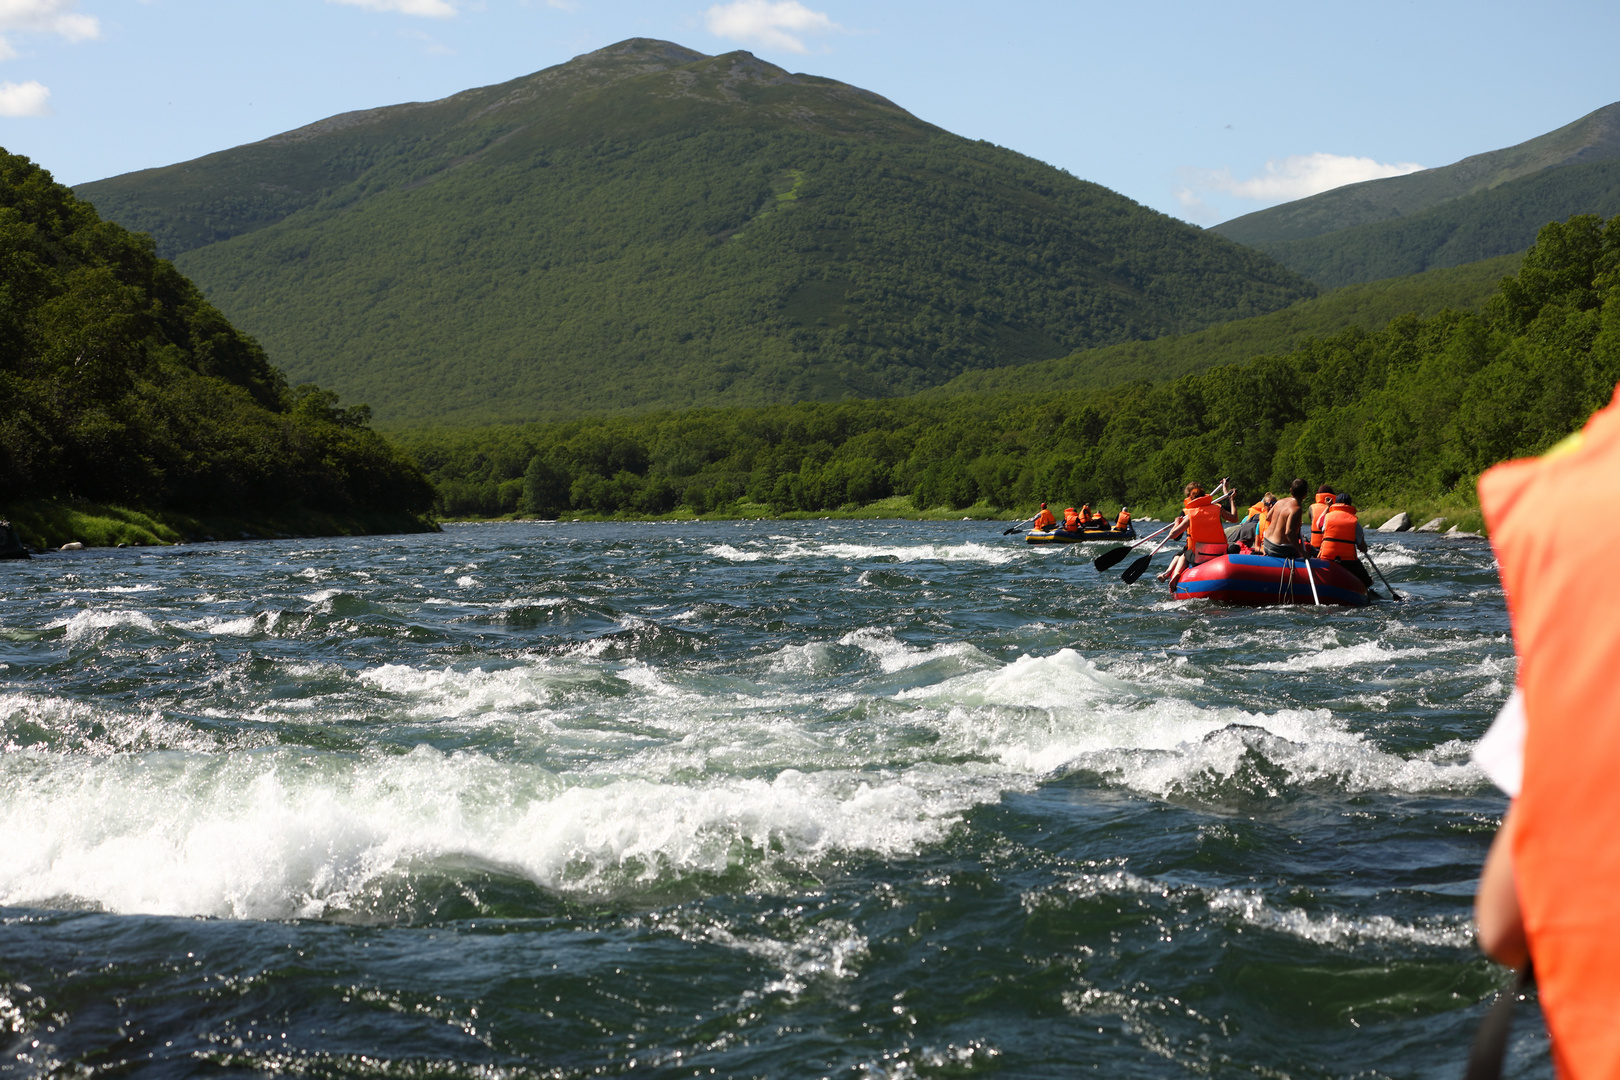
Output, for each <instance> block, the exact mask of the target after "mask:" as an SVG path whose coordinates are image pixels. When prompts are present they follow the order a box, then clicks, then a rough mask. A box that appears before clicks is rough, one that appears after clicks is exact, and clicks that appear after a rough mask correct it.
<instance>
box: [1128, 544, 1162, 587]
mask: <svg viewBox="0 0 1620 1080" xmlns="http://www.w3.org/2000/svg"><path fill="white" fill-rule="evenodd" d="M1169 540H1170V537H1169V536H1168V535H1166V536H1165V538H1164V539H1163V540H1160V541H1159V542H1158V544H1157V545H1155V546H1154V548H1153V550H1152V551H1150V552H1148V553H1147V554H1146V555H1143V556H1142V557H1141V558H1140V559H1137V560H1136V561H1135V562H1133V563H1131V565H1129V566H1127V567H1126V568H1125V572H1124V573H1123V574H1121V575H1119V580H1121V581H1123V582H1124V583H1125V584H1127V585H1131V584H1134V583H1135V582H1136V579H1137V578H1139V577H1141V576H1142V574H1143V573H1144V572H1145V571H1146V570H1147V568H1148V564H1149V563H1151V562H1152V561H1153V556H1155V555H1157V554H1158V553H1159V548H1162V547H1164V545H1165V544H1166V543H1168V542H1169Z"/></svg>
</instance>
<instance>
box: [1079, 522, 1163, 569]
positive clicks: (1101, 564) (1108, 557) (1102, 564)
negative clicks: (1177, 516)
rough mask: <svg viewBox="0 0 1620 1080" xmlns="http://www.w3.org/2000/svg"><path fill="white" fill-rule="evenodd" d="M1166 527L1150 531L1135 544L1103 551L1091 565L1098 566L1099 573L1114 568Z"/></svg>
mask: <svg viewBox="0 0 1620 1080" xmlns="http://www.w3.org/2000/svg"><path fill="white" fill-rule="evenodd" d="M1175 524H1176V523H1175V522H1173V521H1172V522H1171V523H1170V524H1169V525H1166V526H1165V527H1164V529H1170V528H1174V527H1175ZM1164 529H1154V530H1153V531H1152V532H1150V533H1148V534H1147V535H1146V536H1144V537H1142V539H1140V540H1138V541H1137V542H1136V543H1134V544H1129V545H1124V546H1121V547H1117V548H1110V549H1108V550H1107V551H1105V552H1103V553H1102V554H1101V555H1099V556H1097V557H1096V558H1095V559H1092V560H1091V565H1092V566H1095V567H1096V568H1097V572H1098V573H1101V572H1102V571H1104V570H1112V569H1113V568H1114V567H1115V566H1117V565H1118V564H1119V561H1120V560H1121V559H1123V558H1124V557H1125V556H1127V555H1129V554H1130V553H1131V549H1132V548H1138V547H1141V546H1142V545H1143V544H1145V543H1147V542H1148V541H1149V540H1151V539H1153V538H1154V537H1155V536H1158V535H1159V534H1160V533H1162V532H1164Z"/></svg>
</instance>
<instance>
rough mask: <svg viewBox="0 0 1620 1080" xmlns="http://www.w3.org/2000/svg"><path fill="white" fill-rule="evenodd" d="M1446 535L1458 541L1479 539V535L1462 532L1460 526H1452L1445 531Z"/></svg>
mask: <svg viewBox="0 0 1620 1080" xmlns="http://www.w3.org/2000/svg"><path fill="white" fill-rule="evenodd" d="M1446 535H1447V536H1455V537H1457V538H1458V539H1467V538H1472V539H1475V540H1478V539H1479V533H1475V532H1463V531H1462V526H1461V525H1453V526H1452V527H1451V528H1449V529H1447V530H1446Z"/></svg>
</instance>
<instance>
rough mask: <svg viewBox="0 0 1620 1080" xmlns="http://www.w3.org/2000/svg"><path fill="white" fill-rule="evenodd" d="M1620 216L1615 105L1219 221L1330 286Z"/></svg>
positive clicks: (1414, 269) (1506, 249)
mask: <svg viewBox="0 0 1620 1080" xmlns="http://www.w3.org/2000/svg"><path fill="white" fill-rule="evenodd" d="M1615 213H1620V103H1616V104H1614V105H1610V106H1607V107H1606V108H1603V109H1599V110H1598V111H1597V112H1594V113H1591V114H1590V115H1588V116H1584V117H1582V118H1581V119H1580V120H1577V121H1576V122H1575V123H1573V124H1570V125H1568V126H1566V127H1562V128H1559V129H1558V130H1557V131H1554V132H1550V133H1549V134H1546V135H1542V136H1540V137H1539V138H1535V139H1531V140H1530V141H1529V142H1525V143H1520V144H1519V145H1518V146H1512V147H1509V148H1507V149H1505V150H1495V151H1492V152H1491V153H1488V154H1477V155H1475V156H1474V157H1470V158H1465V159H1464V160H1462V161H1459V162H1457V163H1456V164H1455V165H1447V166H1445V167H1443V168H1438V169H1426V170H1424V171H1423V172H1417V173H1412V174H1410V175H1407V176H1395V177H1388V178H1386V179H1383V180H1368V181H1365V182H1363V183H1360V184H1350V185H1347V186H1345V187H1342V188H1335V189H1334V190H1332V191H1325V192H1323V193H1321V194H1319V195H1313V196H1311V197H1310V198H1308V199H1300V200H1298V201H1296V202H1291V203H1285V204H1283V205H1282V206H1274V207H1271V208H1270V209H1267V210H1260V211H1257V212H1255V213H1253V214H1246V215H1244V216H1243V217H1240V218H1234V219H1233V220H1231V221H1228V222H1224V223H1222V224H1220V225H1217V226H1215V227H1214V228H1213V229H1212V230H1211V231H1212V232H1216V233H1219V234H1220V235H1222V236H1225V237H1227V238H1228V239H1231V240H1236V241H1237V242H1239V243H1243V244H1248V245H1251V246H1253V247H1255V248H1258V249H1259V250H1261V251H1264V252H1265V253H1266V254H1268V255H1270V256H1272V257H1273V258H1275V259H1276V260H1277V261H1279V262H1281V263H1282V264H1283V265H1284V266H1287V267H1288V268H1289V269H1291V270H1294V271H1297V272H1298V273H1300V274H1303V275H1305V276H1306V277H1308V278H1310V279H1311V280H1312V281H1313V282H1315V283H1316V284H1317V285H1319V286H1321V287H1322V288H1325V289H1334V288H1338V287H1339V286H1342V285H1347V284H1351V283H1354V282H1367V281H1375V280H1378V279H1381V278H1389V277H1396V276H1400V275H1406V274H1413V273H1418V272H1420V271H1423V270H1429V269H1433V268H1437V267H1453V266H1461V265H1463V264H1465V263H1470V262H1475V261H1477V260H1480V259H1488V258H1492V257H1495V256H1499V255H1506V254H1509V253H1512V252H1520V251H1524V250H1526V249H1528V248H1529V247H1530V246H1531V245H1532V244H1533V243H1535V239H1536V233H1537V230H1539V229H1540V228H1541V226H1543V225H1545V224H1546V223H1547V222H1548V221H1563V220H1565V219H1567V218H1569V217H1571V216H1573V215H1576V214H1598V215H1600V216H1609V215H1612V214H1615Z"/></svg>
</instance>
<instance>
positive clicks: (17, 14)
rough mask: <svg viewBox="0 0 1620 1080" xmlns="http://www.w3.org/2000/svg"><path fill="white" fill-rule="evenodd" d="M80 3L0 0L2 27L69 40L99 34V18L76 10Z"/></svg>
mask: <svg viewBox="0 0 1620 1080" xmlns="http://www.w3.org/2000/svg"><path fill="white" fill-rule="evenodd" d="M77 6H78V0H0V30H25V31H29V32H32V33H36V34H60V35H61V36H62V37H65V38H67V39H68V40H69V41H88V40H90V39H91V38H98V37H100V36H101V23H100V21H98V20H97V19H96V17H95V16H93V15H81V14H79V13H78V12H77V11H74V10H73V9H74V8H75V7H77Z"/></svg>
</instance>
